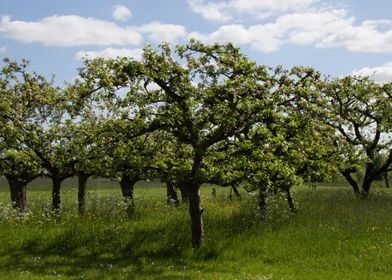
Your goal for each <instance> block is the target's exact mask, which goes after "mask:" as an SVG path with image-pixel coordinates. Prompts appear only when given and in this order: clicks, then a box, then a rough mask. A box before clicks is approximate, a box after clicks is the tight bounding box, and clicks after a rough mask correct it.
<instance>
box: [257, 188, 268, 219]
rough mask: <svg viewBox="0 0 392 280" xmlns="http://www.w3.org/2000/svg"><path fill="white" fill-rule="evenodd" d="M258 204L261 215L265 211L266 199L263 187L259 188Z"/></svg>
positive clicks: (263, 214)
mask: <svg viewBox="0 0 392 280" xmlns="http://www.w3.org/2000/svg"><path fill="white" fill-rule="evenodd" d="M258 205H259V211H260V215H261V216H262V217H263V216H265V214H266V213H267V200H266V194H265V189H264V188H259V197H258Z"/></svg>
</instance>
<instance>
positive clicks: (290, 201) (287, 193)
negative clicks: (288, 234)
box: [286, 189, 296, 213]
mask: <svg viewBox="0 0 392 280" xmlns="http://www.w3.org/2000/svg"><path fill="white" fill-rule="evenodd" d="M286 197H287V203H288V204H289V207H290V211H291V212H292V213H295V211H296V209H295V205H294V201H293V197H292V196H291V192H290V189H287V190H286Z"/></svg>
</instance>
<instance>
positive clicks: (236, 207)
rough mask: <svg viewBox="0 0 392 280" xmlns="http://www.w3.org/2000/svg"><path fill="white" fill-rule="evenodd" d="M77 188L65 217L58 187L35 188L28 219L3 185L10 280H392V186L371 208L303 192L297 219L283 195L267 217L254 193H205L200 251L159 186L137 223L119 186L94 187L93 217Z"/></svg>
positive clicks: (100, 183)
mask: <svg viewBox="0 0 392 280" xmlns="http://www.w3.org/2000/svg"><path fill="white" fill-rule="evenodd" d="M75 183H76V182H75V180H69V181H68V182H66V183H65V184H64V189H63V194H62V200H63V205H62V212H61V216H60V217H55V216H53V215H51V213H50V211H49V210H48V209H50V191H49V188H48V184H49V182H48V181H45V180H40V181H37V182H35V183H34V184H33V185H32V186H31V187H29V191H28V205H29V211H28V212H27V214H26V215H25V216H24V217H19V216H18V215H17V214H16V213H14V212H13V211H12V210H11V209H10V207H9V192H8V188H7V187H6V186H4V182H0V279H339V280H340V279H391V275H392V265H391V261H392V215H391V213H392V192H390V191H388V190H385V189H382V188H375V189H373V190H372V193H371V196H370V198H369V199H368V200H366V201H364V200H357V199H356V198H354V196H353V195H352V192H351V189H350V188H348V187H344V186H339V187H334V186H332V185H329V186H319V187H318V188H317V191H316V192H312V191H311V190H310V188H308V187H302V188H297V189H295V190H294V198H295V200H296V203H297V207H298V213H297V214H296V215H291V214H290V213H289V211H288V209H287V206H286V202H285V200H284V198H282V197H275V198H270V199H269V212H268V214H267V216H266V217H265V218H264V219H261V217H260V216H259V215H258V212H257V209H256V202H255V201H254V198H253V197H252V196H251V195H245V193H244V195H245V196H244V198H243V199H242V200H241V201H238V200H233V201H230V200H229V199H228V193H229V192H228V190H227V189H224V188H218V189H217V193H218V195H217V197H216V198H212V197H211V187H208V186H207V187H203V188H202V196H203V207H204V209H205V211H204V222H205V231H206V232H205V234H206V240H205V246H203V248H201V249H199V250H194V249H192V248H191V247H190V245H189V244H190V228H189V217H188V212H187V208H186V207H185V206H180V207H179V208H173V207H169V206H166V202H165V189H164V188H163V187H162V186H160V185H159V183H156V182H149V183H146V182H144V183H141V184H139V185H138V186H137V188H136V191H135V211H134V213H133V215H132V216H131V217H128V216H127V215H126V213H125V211H124V205H123V204H122V202H121V196H120V190H119V188H118V186H117V184H115V183H114V182H112V181H108V180H93V181H90V184H89V193H88V204H87V208H88V212H87V215H86V217H84V218H79V217H78V216H77V205H76V200H77V191H76V188H75V185H76V184H75Z"/></svg>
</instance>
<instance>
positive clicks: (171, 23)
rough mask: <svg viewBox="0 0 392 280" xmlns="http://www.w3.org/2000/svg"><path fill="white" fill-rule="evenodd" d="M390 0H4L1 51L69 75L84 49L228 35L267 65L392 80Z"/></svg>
mask: <svg viewBox="0 0 392 280" xmlns="http://www.w3.org/2000/svg"><path fill="white" fill-rule="evenodd" d="M391 11H392V1H391V0H372V1H369V0H355V1H354V0H346V1H324V0H160V1H158V0H129V1H127V0H123V1H112V0H109V1H102V0H83V1H82V0H78V1H76V0H67V1H66V0H62V1H60V0H35V1H28V0H0V56H2V57H10V58H12V59H16V60H20V59H22V58H27V59H29V60H31V66H32V69H34V70H36V71H37V72H39V73H43V74H45V75H52V74H54V75H55V79H56V81H57V82H58V83H60V84H61V83H62V82H63V81H71V80H72V79H73V78H74V77H75V76H76V73H77V71H76V69H77V67H79V66H80V65H81V58H82V57H83V56H86V55H87V56H89V57H96V56H106V57H110V56H112V57H113V56H117V55H120V56H121V55H126V56H133V57H135V58H138V57H140V54H141V49H142V48H143V46H144V45H145V44H152V45H156V44H158V43H159V42H161V41H168V42H169V43H171V44H173V45H175V44H181V43H185V42H186V41H187V40H188V39H189V38H196V39H199V40H201V41H203V42H206V43H212V42H221V43H224V42H227V41H231V42H234V43H235V44H236V45H237V46H239V47H241V49H242V50H243V52H245V53H246V54H247V55H248V56H249V58H251V59H253V60H256V61H257V62H258V63H260V64H265V65H268V66H276V65H283V66H284V67H286V68H289V67H292V66H294V65H306V66H312V67H315V68H316V69H318V70H320V71H321V72H323V73H324V74H329V75H332V76H342V75H348V74H352V73H354V74H360V75H371V76H372V77H373V78H374V79H375V80H377V81H381V82H385V81H392V16H391Z"/></svg>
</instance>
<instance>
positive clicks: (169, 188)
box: [166, 181, 180, 207]
mask: <svg viewBox="0 0 392 280" xmlns="http://www.w3.org/2000/svg"><path fill="white" fill-rule="evenodd" d="M166 194H167V205H172V204H174V205H175V206H176V207H177V206H178V205H179V204H180V202H179V201H178V196H177V191H176V188H175V186H174V183H173V182H170V181H167V182H166Z"/></svg>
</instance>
